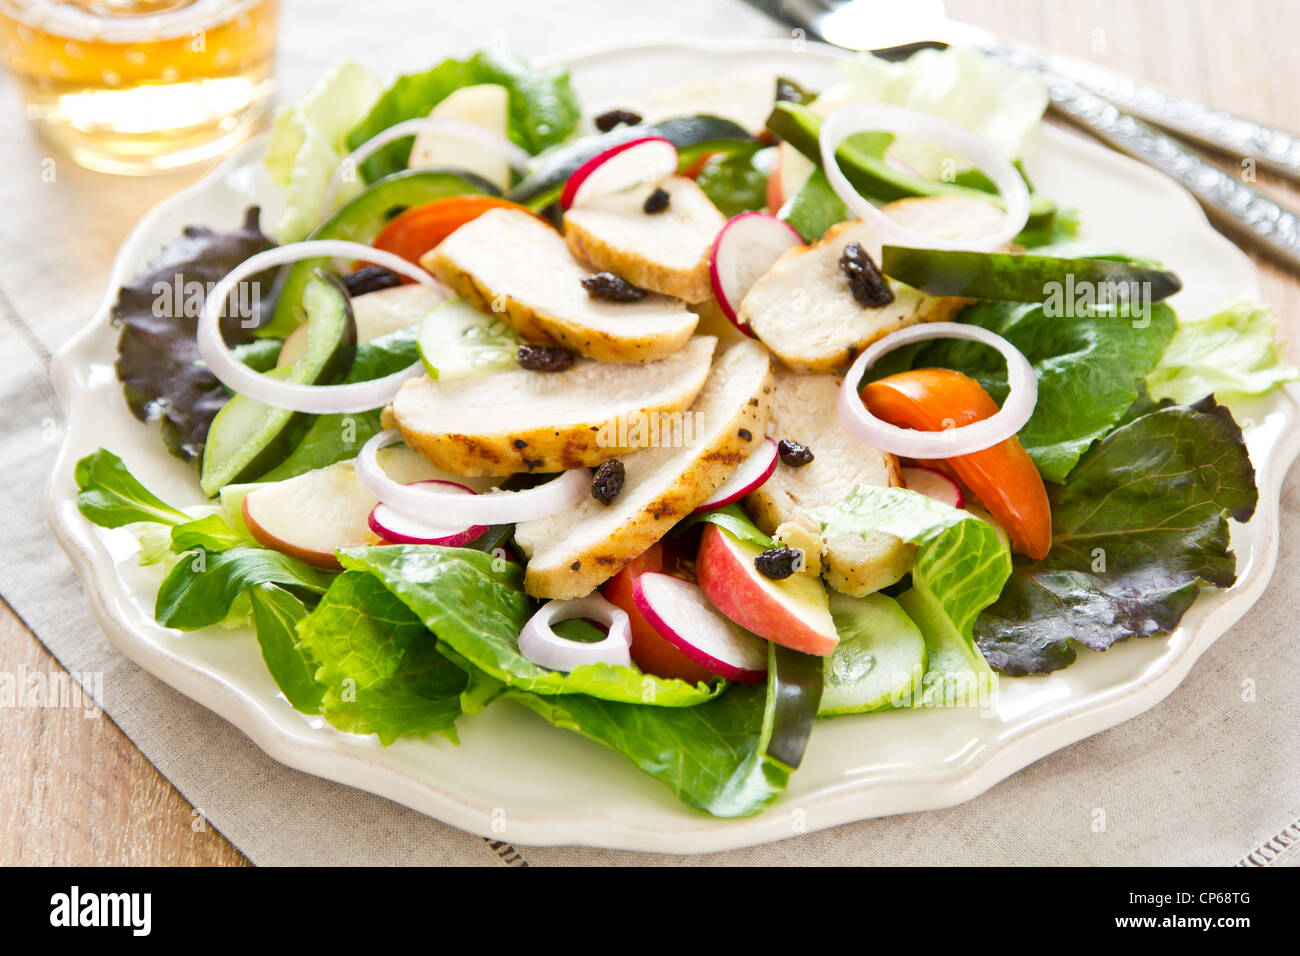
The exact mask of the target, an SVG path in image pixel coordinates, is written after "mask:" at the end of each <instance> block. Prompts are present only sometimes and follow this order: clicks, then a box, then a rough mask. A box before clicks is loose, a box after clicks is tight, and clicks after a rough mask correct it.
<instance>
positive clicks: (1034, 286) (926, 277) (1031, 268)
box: [880, 246, 1183, 307]
mask: <svg viewBox="0 0 1300 956" xmlns="http://www.w3.org/2000/svg"><path fill="white" fill-rule="evenodd" d="M880 270H881V271H882V272H883V273H884V274H885V275H887V276H889V277H891V278H893V279H898V280H899V281H900V282H906V283H907V284H908V285H910V286H912V287H913V288H914V289H920V290H921V291H922V292H928V293H930V294H931V295H956V296H965V297H968V298H971V299H998V300H1000V301H1003V302H1047V301H1048V300H1049V299H1051V298H1052V297H1053V296H1054V295H1055V296H1060V295H1069V293H1068V291H1067V290H1070V289H1077V290H1079V291H1083V290H1084V289H1091V290H1092V291H1093V293H1094V294H1100V293H1101V292H1102V291H1103V290H1106V289H1112V290H1115V291H1118V289H1117V287H1121V286H1123V287H1127V289H1126V290H1125V291H1127V290H1131V289H1132V288H1133V284H1134V283H1141V284H1142V287H1143V289H1144V294H1145V293H1146V292H1149V294H1150V298H1149V300H1147V301H1148V302H1159V301H1160V300H1161V299H1166V298H1168V297H1169V296H1171V295H1173V294H1174V293H1175V292H1177V291H1178V290H1179V289H1181V288H1182V287H1183V284H1182V282H1181V281H1180V280H1179V278H1178V276H1176V275H1174V274H1173V273H1172V272H1165V271H1163V270H1161V269H1148V268H1146V267H1145V266H1136V265H1131V264H1129V263H1127V262H1116V261H1115V260H1113V259H1088V258H1079V259H1061V258H1057V257H1056V256H1036V255H1026V254H1021V253H1013V252H965V251H960V250H956V249H913V248H910V247H907V246H885V247H884V249H883V251H882V255H881V264H880ZM1069 298H1070V300H1071V302H1072V301H1073V299H1074V296H1073V295H1069ZM1140 304H1141V303H1137V302H1133V303H1130V307H1132V306H1134V305H1140Z"/></svg>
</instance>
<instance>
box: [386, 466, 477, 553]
mask: <svg viewBox="0 0 1300 956" xmlns="http://www.w3.org/2000/svg"><path fill="white" fill-rule="evenodd" d="M411 484H413V485H427V486H430V487H431V488H434V490H436V491H442V492H446V493H447V494H458V495H476V494H478V492H477V491H475V490H474V489H473V488H467V487H465V486H464V485H461V484H457V483H456V482H454V481H438V480H436V479H429V480H426V481H413V482H411ZM435 486H436V487H435ZM367 524H369V525H370V530H371V531H373V532H374V533H375V534H377V535H379V537H381V538H383V539H384V540H385V541H387V542H389V543H390V544H439V545H442V546H443V547H444V548H459V547H461V546H462V545H466V544H469V543H470V542H471V541H475V540H477V539H479V538H481V537H482V536H483V534H484V532H486V531H487V529H488V526H487V525H485V524H472V525H469V526H468V527H466V526H465V524H464V523H463V522H459V521H455V522H452V523H451V524H449V525H431V524H429V523H428V522H425V521H417V520H416V519H414V518H409V517H407V516H406V515H404V514H402V512H400V511H398V510H397V509H396V508H393V507H392V506H390V505H386V504H384V503H383V502H382V501H381V502H379V504H377V505H375V506H374V507H373V508H372V509H370V517H369V518H368V519H367Z"/></svg>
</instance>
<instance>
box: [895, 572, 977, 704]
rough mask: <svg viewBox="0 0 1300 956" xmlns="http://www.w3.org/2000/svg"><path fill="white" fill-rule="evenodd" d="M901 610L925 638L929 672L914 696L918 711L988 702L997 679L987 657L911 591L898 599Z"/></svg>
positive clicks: (915, 592)
mask: <svg viewBox="0 0 1300 956" xmlns="http://www.w3.org/2000/svg"><path fill="white" fill-rule="evenodd" d="M898 606H899V607H901V608H902V609H903V611H904V612H906V614H907V616H908V617H909V618H911V619H912V621H913V622H914V623H915V624H916V626H917V627H918V628H920V629H921V634H922V636H923V637H924V638H925V650H926V658H927V662H926V671H925V677H924V678H922V681H921V691H920V693H919V694H918V693H913V694H912V695H911V696H912V699H911V705H912V706H914V707H953V706H957V705H959V704H965V705H967V706H969V704H970V703H971V702H980V701H984V700H987V698H988V695H989V693H990V691H991V689H992V688H993V686H994V684H995V682H996V680H997V675H995V674H994V673H993V668H991V667H989V665H988V662H987V661H985V660H984V656H983V655H982V654H980V652H979V651H978V650H977V649H976V648H975V647H974V646H973V645H972V644H971V643H970V642H969V641H967V640H966V639H965V638H963V637H962V636H961V635H960V634H958V633H957V632H956V631H954V630H953V628H952V625H951V624H950V623H949V621H948V619H947V618H946V617H944V616H943V614H941V613H940V612H939V611H938V609H937V608H936V607H935V606H934V605H933V603H931V602H929V601H927V600H926V599H925V597H924V596H923V595H922V594H921V593H920V592H918V591H917V590H916V588H911V589H909V590H907V591H904V592H903V593H902V594H900V595H899V596H898Z"/></svg>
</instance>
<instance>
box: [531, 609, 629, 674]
mask: <svg viewBox="0 0 1300 956" xmlns="http://www.w3.org/2000/svg"><path fill="white" fill-rule="evenodd" d="M578 617H583V618H587V619H588V620H591V621H595V622H596V623H597V624H603V625H604V626H605V627H606V628H607V631H606V634H605V639H604V640H603V641H572V640H569V638H567V637H561V636H560V635H559V634H556V633H555V629H554V628H553V627H552V626H551V625H553V624H555V623H556V622H558V621H571V620H573V619H574V618H578ZM631 646H632V625H631V622H630V621H629V620H628V616H627V612H626V611H624V610H622V609H621V608H617V607H615V606H614V605H612V604H610V603H609V602H608V601H606V600H605V599H604V598H603V597H601V596H600V595H599V594H588V595H587V596H586V597H583V598H573V599H571V600H568V601H547V602H546V603H545V604H543V605H542V606H541V607H540V608H539V609H538V611H537V613H536V614H534V615H533V616H532V617H530V618H529V619H528V623H527V624H525V625H524V629H523V630H522V631H520V632H519V653H521V654H523V655H524V657H526V658H528V659H529V660H530V661H532V662H533V663H534V664H536V665H537V666H538V667H547V668H550V669H551V670H553V671H571V670H573V669H574V668H575V667H581V666H583V665H584V664H614V665H618V666H622V667H631V666H632V655H631V652H630V651H629V650H628V648H630V647H631Z"/></svg>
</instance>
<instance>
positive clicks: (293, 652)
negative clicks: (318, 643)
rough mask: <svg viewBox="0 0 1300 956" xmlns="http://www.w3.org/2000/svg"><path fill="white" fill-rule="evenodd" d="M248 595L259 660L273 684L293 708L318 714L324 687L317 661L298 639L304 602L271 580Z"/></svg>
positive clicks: (253, 589) (305, 613) (304, 609)
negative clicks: (320, 681) (260, 649)
mask: <svg viewBox="0 0 1300 956" xmlns="http://www.w3.org/2000/svg"><path fill="white" fill-rule="evenodd" d="M248 596H249V599H250V601H251V603H252V609H253V627H254V629H255V630H256V632H257V643H258V645H259V646H260V647H261V648H262V660H263V661H265V662H266V669H267V670H268V671H270V673H271V677H272V678H273V679H274V680H275V683H276V686H277V687H279V688H280V692H281V693H283V694H284V696H285V698H286V699H288V701H289V703H290V704H292V705H293V707H294V709H295V710H298V711H301V712H302V713H304V714H319V713H320V712H321V698H322V697H323V696H324V693H325V687H324V686H323V685H321V684H320V683H318V682H317V680H316V662H315V661H314V660H313V659H312V656H311V654H310V653H308V651H307V649H306V648H305V647H302V646H301V645H300V644H299V643H298V622H299V621H301V620H302V619H303V618H305V617H306V616H307V606H306V605H305V604H303V603H302V602H301V601H299V600H298V599H297V598H296V597H294V596H293V595H292V594H290V593H289V592H288V591H286V590H284V588H280V587H276V586H275V585H274V584H258V585H256V586H254V587H253V588H251V589H250V590H249V592H248Z"/></svg>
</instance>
